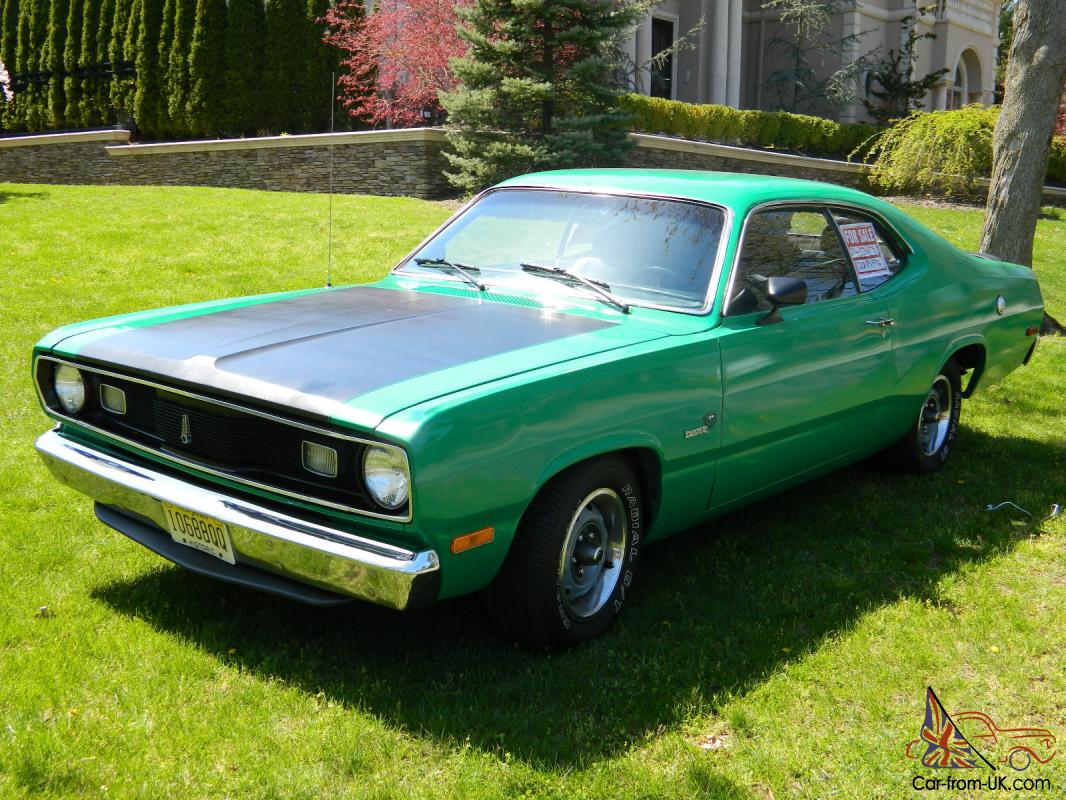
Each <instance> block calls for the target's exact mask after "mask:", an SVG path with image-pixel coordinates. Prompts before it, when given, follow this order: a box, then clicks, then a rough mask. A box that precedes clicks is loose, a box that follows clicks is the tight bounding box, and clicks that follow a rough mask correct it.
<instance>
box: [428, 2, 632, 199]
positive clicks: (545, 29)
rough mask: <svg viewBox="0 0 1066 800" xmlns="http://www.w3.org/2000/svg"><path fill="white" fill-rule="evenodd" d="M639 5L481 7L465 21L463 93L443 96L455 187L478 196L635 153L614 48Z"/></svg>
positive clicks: (463, 14) (463, 15) (458, 67)
mask: <svg viewBox="0 0 1066 800" xmlns="http://www.w3.org/2000/svg"><path fill="white" fill-rule="evenodd" d="M644 10H645V7H644V5H643V4H639V3H635V2H631V0H623V2H617V1H616V0H524V1H523V2H520V3H519V2H514V0H474V2H473V3H472V4H471V5H470V6H468V7H466V8H463V9H460V10H459V12H458V14H459V18H460V20H461V24H460V31H459V32H460V36H462V38H463V39H464V40H465V41H466V42H467V43H468V44H469V46H470V49H469V51H468V53H467V55H466V56H465V57H464V58H462V59H460V60H459V61H457V62H456V63H455V72H456V75H457V76H458V77H459V79H460V80H461V82H462V83H461V85H460V86H459V87H457V88H456V89H455V91H452V92H447V93H444V94H442V96H441V101H442V103H443V105H444V108H445V110H446V111H447V112H448V115H449V122H450V123H451V126H452V131H451V132H450V134H449V139H450V141H451V143H452V146H453V147H454V149H455V153H454V154H450V155H449V160H450V161H451V164H452V167H453V168H454V170H455V171H454V172H453V173H451V174H449V176H448V177H449V179H451V181H452V182H453V183H454V184H455V185H456V186H458V187H460V188H462V189H465V190H468V191H474V190H476V189H480V188H482V187H484V186H487V185H489V184H491V183H494V182H496V181H497V180H500V179H502V178H505V177H509V176H511V175H516V174H519V173H521V172H526V171H529V170H531V169H536V168H541V167H546V166H592V165H600V164H617V163H620V162H621V161H622V158H623V156H624V154H625V152H626V150H627V149H628V146H629V142H628V138H627V135H626V125H625V122H626V115H625V114H624V112H623V111H622V110H621V109H620V107H619V104H618V98H619V95H620V86H619V84H618V82H617V77H616V76H617V70H616V66H615V61H614V48H615V47H616V45H617V43H618V40H619V39H620V38H621V37H622V36H623V35H624V33H625V32H627V31H628V30H630V29H631V27H632V26H633V25H634V24H635V22H636V20H637V19H638V18H639V16H640V15H641V14H642V13H643V11H644Z"/></svg>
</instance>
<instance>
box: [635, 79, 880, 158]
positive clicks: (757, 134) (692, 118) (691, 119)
mask: <svg viewBox="0 0 1066 800" xmlns="http://www.w3.org/2000/svg"><path fill="white" fill-rule="evenodd" d="M622 105H623V107H624V108H625V110H626V111H628V112H629V113H630V114H631V115H632V117H633V123H632V126H633V129H634V130H638V131H644V132H647V133H662V134H665V135H667V136H680V137H682V138H685V139H701V140H706V141H711V142H718V143H720V144H732V145H739V146H742V147H761V148H775V149H781V150H795V151H798V152H801V153H804V154H806V155H812V156H823V157H825V156H831V157H837V158H848V157H850V155H851V154H852V153H853V152H855V151H856V150H859V151H861V150H862V149H863V148H864V146H868V144H867V143H872V139H871V137H873V136H874V135H875V134H877V132H878V130H879V129H878V128H875V127H873V126H872V125H863V124H854V123H840V122H833V121H832V120H828V119H822V118H821V117H810V116H807V115H805V114H791V113H789V112H787V111H742V110H739V109H736V108H730V107H729V106H719V105H693V104H692V103H683V102H680V101H678V100H663V99H662V98H658V97H646V96H644V95H640V94H628V95H625V97H623V98H622Z"/></svg>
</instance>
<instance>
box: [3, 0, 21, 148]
mask: <svg viewBox="0 0 1066 800" xmlns="http://www.w3.org/2000/svg"><path fill="white" fill-rule="evenodd" d="M18 29H19V2H18V0H3V9H2V11H0V62H3V64H4V66H5V67H6V68H7V71H8V74H9V75H10V76H11V78H12V80H13V79H14V76H15V54H16V52H17V51H18ZM14 125H15V106H14V104H13V103H5V104H4V105H3V107H2V109H0V128H13V127H14Z"/></svg>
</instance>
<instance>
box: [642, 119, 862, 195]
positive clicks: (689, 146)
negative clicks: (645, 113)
mask: <svg viewBox="0 0 1066 800" xmlns="http://www.w3.org/2000/svg"><path fill="white" fill-rule="evenodd" d="M630 136H631V137H632V138H633V140H634V141H635V143H636V145H637V146H636V147H634V148H633V150H632V151H631V152H630V154H629V160H628V163H629V166H631V167H645V168H649V169H709V170H719V171H722V172H747V173H752V174H756V175H779V176H782V177H785V178H804V179H806V180H812V181H829V182H830V183H840V184H844V185H845V186H852V187H854V188H856V189H862V190H863V191H869V190H870V186H869V184H868V182H867V180H866V168H865V167H864V166H863V165H862V164H854V163H851V162H847V161H833V160H831V159H828V158H811V157H809V156H796V155H790V154H788V153H772V152H768V151H766V150H752V149H749V148H746V147H732V146H730V145H724V144H715V143H713V142H694V141H690V140H688V139H675V138H673V137H670V136H654V135H651V134H646V133H634V134H630Z"/></svg>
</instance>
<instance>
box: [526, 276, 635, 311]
mask: <svg viewBox="0 0 1066 800" xmlns="http://www.w3.org/2000/svg"><path fill="white" fill-rule="evenodd" d="M519 266H520V267H521V268H522V271H523V272H532V273H533V274H534V275H543V276H544V277H545V278H555V279H556V280H561V281H565V282H566V283H579V284H581V285H582V286H584V287H585V288H587V289H591V290H592V291H593V292H595V293H596V294H597V295H598V296H599V298H600V299H601V300H603V302H605V303H607V304H608V305H612V306H614V307H615V308H617V309H619V310H620V311H621V312H622V313H623V314H628V313H629V305H628V304H626V303H623V302H622V301H621V300H619V299H618V298H617V297H615V296H614V295H613V294H611V293H610V292H609V291H608V289H610V288H611V287H610V285H609V284H606V283H604V282H603V281H594V280H592V279H590V278H586V277H584V276H582V275H577V274H575V273H573V272H570V271H569V270H567V269H564V268H563V267H546V266H544V265H543V264H519Z"/></svg>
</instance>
